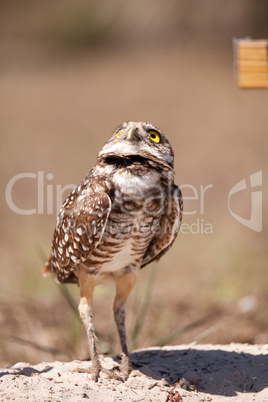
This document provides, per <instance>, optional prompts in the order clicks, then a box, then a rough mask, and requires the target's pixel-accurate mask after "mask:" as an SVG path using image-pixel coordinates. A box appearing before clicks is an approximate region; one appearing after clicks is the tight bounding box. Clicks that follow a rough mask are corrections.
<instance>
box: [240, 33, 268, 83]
mask: <svg viewBox="0 0 268 402" xmlns="http://www.w3.org/2000/svg"><path fill="white" fill-rule="evenodd" d="M234 46H235V51H236V53H235V55H236V72H237V77H238V85H239V86H240V87H241V88H268V40H251V39H244V40H241V39H240V40H235V41H234Z"/></svg>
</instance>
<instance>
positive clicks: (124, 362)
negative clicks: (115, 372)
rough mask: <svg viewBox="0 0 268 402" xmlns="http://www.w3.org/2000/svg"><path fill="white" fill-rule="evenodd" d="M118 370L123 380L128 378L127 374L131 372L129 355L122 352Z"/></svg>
mask: <svg viewBox="0 0 268 402" xmlns="http://www.w3.org/2000/svg"><path fill="white" fill-rule="evenodd" d="M119 370H120V372H121V373H122V375H123V379H124V381H126V380H127V379H128V376H129V374H130V373H131V365H130V361H129V357H128V356H127V355H125V354H123V355H122V357H121V363H120V366H119Z"/></svg>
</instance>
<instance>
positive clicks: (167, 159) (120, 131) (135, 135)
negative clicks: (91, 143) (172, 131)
mask: <svg viewBox="0 0 268 402" xmlns="http://www.w3.org/2000/svg"><path fill="white" fill-rule="evenodd" d="M99 157H100V158H102V159H103V158H113V157H116V158H122V160H123V159H124V158H128V159H129V158H131V157H133V158H134V159H135V157H139V158H140V160H142V159H144V160H147V161H152V162H153V163H155V164H157V165H159V167H161V166H162V167H163V168H169V169H173V166H174V153H173V149H172V147H171V145H170V143H169V142H168V140H167V139H166V137H165V136H164V134H163V133H161V131H160V130H159V129H158V128H156V127H155V126H153V125H152V124H150V123H143V122H139V123H136V122H132V121H129V122H125V123H123V124H122V125H121V126H119V127H118V128H117V129H116V131H115V133H114V134H113V136H112V137H111V138H110V139H109V140H108V141H107V142H106V144H105V145H104V147H103V149H102V150H101V152H100V153H99Z"/></svg>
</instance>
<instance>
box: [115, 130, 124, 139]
mask: <svg viewBox="0 0 268 402" xmlns="http://www.w3.org/2000/svg"><path fill="white" fill-rule="evenodd" d="M122 132H123V130H119V131H118V133H116V134H115V136H116V137H119V136H120V134H121V133H122Z"/></svg>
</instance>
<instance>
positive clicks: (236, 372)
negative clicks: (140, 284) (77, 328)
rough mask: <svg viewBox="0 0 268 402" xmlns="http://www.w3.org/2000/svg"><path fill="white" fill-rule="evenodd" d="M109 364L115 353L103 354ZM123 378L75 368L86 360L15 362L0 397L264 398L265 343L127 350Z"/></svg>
mask: <svg viewBox="0 0 268 402" xmlns="http://www.w3.org/2000/svg"><path fill="white" fill-rule="evenodd" d="M101 361H102V365H103V366H105V367H107V368H110V369H111V368H113V367H116V366H117V365H118V359H116V358H115V359H112V358H111V357H103V356H101ZM131 361H132V366H133V371H132V373H131V375H130V377H129V378H128V380H127V381H126V382H120V381H117V380H111V379H108V377H106V375H104V374H101V376H100V379H99V382H98V383H95V382H94V381H93V380H92V379H91V375H90V374H87V373H81V372H79V369H86V368H88V367H90V363H89V362H87V361H78V360H75V361H72V362H58V361H55V362H53V363H40V364H36V365H30V364H28V363H17V364H15V365H13V366H11V367H8V368H3V369H1V371H0V399H1V401H8V400H15V401H25V400H28V401H82V400H87V399H89V400H91V401H108V400H109V401H163V402H164V401H176V402H177V401H181V402H186V401H191V402H195V401H222V400H224V401H233V402H235V401H262V402H264V401H268V389H267V386H268V345H248V344H230V345H180V346H168V347H163V348H147V349H141V350H138V351H135V352H133V353H132V354H131Z"/></svg>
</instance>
